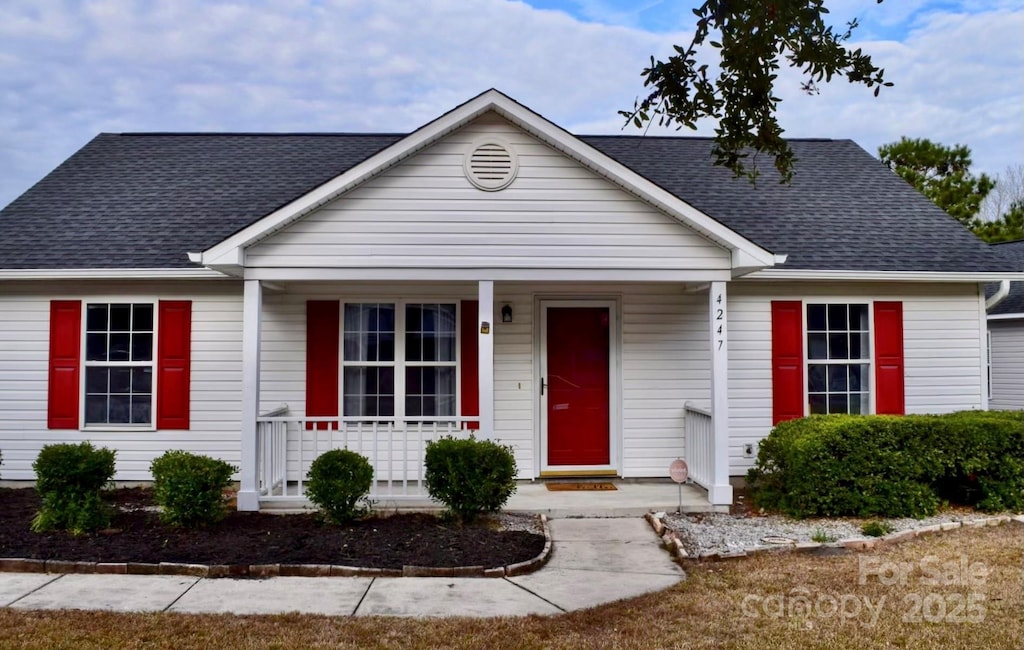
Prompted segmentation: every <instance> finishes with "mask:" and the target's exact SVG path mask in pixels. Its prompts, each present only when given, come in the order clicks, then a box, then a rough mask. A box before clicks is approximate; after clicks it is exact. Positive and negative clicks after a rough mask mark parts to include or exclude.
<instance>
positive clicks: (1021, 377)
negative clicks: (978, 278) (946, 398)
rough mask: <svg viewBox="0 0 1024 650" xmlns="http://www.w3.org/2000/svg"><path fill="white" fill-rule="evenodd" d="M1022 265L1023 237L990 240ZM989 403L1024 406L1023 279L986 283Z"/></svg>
mask: <svg viewBox="0 0 1024 650" xmlns="http://www.w3.org/2000/svg"><path fill="white" fill-rule="evenodd" d="M992 247H993V248H994V249H996V251H997V252H999V253H1000V254H1002V255H1004V256H1006V257H1008V258H1009V259H1010V261H1011V263H1013V264H1015V265H1016V267H1017V269H1018V270H1019V269H1024V239H1022V240H1020V241H1015V242H1004V243H1000V244H992ZM988 293H989V294H990V295H989V303H990V304H991V307H990V309H989V310H988V336H989V382H990V383H989V404H990V406H991V407H992V408H994V409H1006V410H1016V409H1024V282H1009V283H1005V284H1002V285H995V284H994V285H989V290H988Z"/></svg>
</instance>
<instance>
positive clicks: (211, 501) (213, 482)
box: [149, 451, 238, 528]
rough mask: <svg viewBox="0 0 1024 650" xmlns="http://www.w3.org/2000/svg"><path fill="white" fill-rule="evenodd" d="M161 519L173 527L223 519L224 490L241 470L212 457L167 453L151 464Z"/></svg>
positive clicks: (193, 525)
mask: <svg viewBox="0 0 1024 650" xmlns="http://www.w3.org/2000/svg"><path fill="white" fill-rule="evenodd" d="M149 471H150V472H151V473H152V474H153V496H154V498H155V499H156V502H157V504H159V505H160V507H161V510H160V520H161V521H163V522H164V523H165V524H168V525H171V526H185V527H190V528H192V527H197V526H203V525H207V524H213V523H216V522H218V521H220V520H221V519H223V518H224V515H225V512H226V505H227V501H226V500H225V498H224V490H225V489H226V488H227V487H228V486H230V485H231V475H232V474H234V473H235V472H237V471H238V468H237V467H235V466H233V465H229V464H228V463H226V462H224V461H222V460H219V459H216V458H210V457H209V456H200V455H196V454H190V453H188V452H186V451H167V452H164V453H163V454H162V455H161V456H159V457H158V458H155V459H153V462H152V463H150V465H149Z"/></svg>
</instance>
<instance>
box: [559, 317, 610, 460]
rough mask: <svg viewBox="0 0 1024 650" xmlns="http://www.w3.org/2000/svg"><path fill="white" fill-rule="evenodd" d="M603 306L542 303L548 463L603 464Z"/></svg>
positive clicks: (605, 325)
mask: <svg viewBox="0 0 1024 650" xmlns="http://www.w3.org/2000/svg"><path fill="white" fill-rule="evenodd" d="M610 316H611V314H610V310H609V309H608V307H548V308H547V377H545V378H544V381H545V382H546V384H547V386H546V391H547V425H548V465H588V466H591V465H592V466H596V465H608V464H610V461H611V459H610V453H609V415H608V379H609V365H608V351H609V319H610Z"/></svg>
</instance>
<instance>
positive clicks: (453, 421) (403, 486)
mask: <svg viewBox="0 0 1024 650" xmlns="http://www.w3.org/2000/svg"><path fill="white" fill-rule="evenodd" d="M471 422H479V418H478V417H449V418H425V419H424V418H420V419H415V420H398V419H397V418H376V419H375V420H373V421H369V420H367V419H366V418H365V417H361V418H339V417H292V416H279V415H273V416H269V415H267V416H260V417H258V418H257V419H256V485H257V489H258V492H259V498H260V501H304V500H305V498H306V497H305V482H306V473H307V472H308V471H309V466H310V464H311V463H312V462H313V460H314V459H316V457H317V456H319V455H320V454H323V453H324V452H326V451H329V450H331V449H350V450H352V451H354V452H356V453H357V454H361V455H363V456H366V458H367V459H369V461H370V465H371V466H372V467H373V475H374V481H373V484H372V487H371V489H370V495H369V496H370V498H371V499H387V500H397V499H403V498H409V499H422V498H423V497H425V496H426V495H427V493H426V490H425V489H424V484H423V472H424V468H423V460H424V452H425V450H426V443H427V441H428V440H437V439H438V438H441V437H442V436H453V437H469V435H470V434H471V433H473V431H472V430H470V429H469V428H468V427H467V426H466V425H467V424H468V423H471Z"/></svg>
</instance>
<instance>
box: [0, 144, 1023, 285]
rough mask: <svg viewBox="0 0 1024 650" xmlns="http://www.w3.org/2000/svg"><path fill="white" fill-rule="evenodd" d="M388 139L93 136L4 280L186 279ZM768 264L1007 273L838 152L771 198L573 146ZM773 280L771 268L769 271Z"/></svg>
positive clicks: (9, 212) (9, 240)
mask: <svg viewBox="0 0 1024 650" xmlns="http://www.w3.org/2000/svg"><path fill="white" fill-rule="evenodd" d="M403 137H404V136H402V135H396V134H378V135H360V134H278V135H275V134H160V133H153V134H102V135H99V136H97V137H96V138H94V139H93V140H92V141H91V142H89V143H88V144H87V145H85V146H84V147H83V148H82V149H81V150H79V151H78V152H77V153H75V154H74V155H73V156H72V157H71V158H69V159H68V160H67V161H65V162H64V163H63V164H62V165H60V166H59V167H58V168H57V169H55V170H54V171H53V172H51V173H50V174H49V175H47V176H46V177H45V178H44V179H43V180H41V181H40V182H39V183H37V184H36V185H35V186H33V187H32V188H31V189H29V190H28V191H27V192H25V194H23V195H22V196H20V197H19V198H18V199H16V200H15V201H14V202H12V203H11V204H10V205H9V206H7V207H6V208H4V209H3V210H2V211H0V268H6V269H61V268H63V269H83V268H187V267H191V266H193V265H192V264H190V263H189V261H188V259H187V257H186V253H188V252H197V251H202V250H206V249H209V248H210V247H212V246H214V245H216V244H217V243H219V242H221V241H223V240H224V239H226V238H227V237H229V236H231V235H232V234H234V233H236V232H238V231H240V230H242V229H243V228H245V227H247V226H250V225H251V224H253V223H255V222H256V221H258V220H260V219H261V218H263V217H265V216H266V215H268V214H270V213H272V212H274V211H275V210H277V209H279V208H281V207H282V206H285V205H287V204H288V203H290V202H292V201H294V200H295V199H297V198H299V197H301V196H303V195H304V194H306V193H308V192H310V191H312V190H313V189H315V188H317V187H319V186H321V185H322V184H324V183H326V182H328V181H329V180H331V179H333V178H335V177H336V176H338V175H339V174H342V173H343V172H345V171H346V170H349V169H351V168H352V167H354V166H355V165H357V164H359V163H360V162H362V161H364V160H366V159H368V158H370V157H371V156H373V155H374V154H376V153H378V152H380V151H382V150H383V149H385V148H387V147H388V146H390V145H392V144H394V143H396V142H398V141H399V140H401V139H402V138H403ZM579 139H580V140H581V141H583V142H585V143H586V144H589V145H591V146H592V147H594V148H595V149H597V150H599V151H600V152H602V153H604V154H605V155H607V156H609V157H610V158H613V159H614V160H616V161H618V162H619V163H621V164H622V165H624V166H625V167H628V168H629V169H631V170H633V171H634V172H636V173H637V174H640V175H641V176H644V177H646V178H647V179H648V180H650V181H651V182H653V183H654V184H656V185H658V186H660V187H661V188H662V189H664V190H666V191H668V192H670V193H671V194H673V195H675V196H676V197H678V198H679V199H681V200H682V201H685V202H686V203H688V204H690V205H692V206H693V207H695V208H696V209H698V210H700V211H701V212H703V213H704V214H707V215H709V216H710V217H713V218H714V219H715V220H717V221H719V222H720V223H722V224H723V225H724V226H726V227H727V228H730V229H731V230H733V231H736V232H737V233H739V234H740V235H742V236H743V237H746V238H747V239H749V240H751V241H753V242H754V243H756V244H758V245H760V246H761V247H763V248H764V249H766V250H769V251H772V252H774V253H777V254H784V255H787V256H788V259H787V262H786V263H785V264H784V265H782V266H781V268H783V269H819V270H855V271H856V270H864V271H932V272H950V273H964V272H968V273H982V272H1005V271H1008V270H1020V268H1019V267H1017V268H1016V269H1011V267H1010V266H1009V265H1008V262H1007V260H1006V258H1005V257H1004V256H1002V255H999V254H994V253H993V251H991V250H990V249H989V247H988V246H987V245H985V244H984V243H982V242H981V241H980V240H978V239H977V238H975V237H974V236H973V235H972V234H971V233H970V232H968V231H967V230H966V229H965V228H964V227H963V226H961V225H960V224H959V223H958V222H957V221H955V220H954V219H952V218H951V217H949V216H948V215H946V214H945V213H944V212H943V211H942V210H940V209H939V208H937V207H936V206H935V205H933V204H932V203H931V202H930V201H928V200H927V199H926V198H924V197H923V196H922V195H921V194H919V193H918V192H916V191H915V190H914V189H912V188H911V187H910V186H909V185H907V184H906V183H905V182H904V181H903V180H902V179H900V178H899V177H898V176H896V175H895V174H894V173H892V172H891V171H890V170H888V169H887V168H886V167H885V166H883V165H882V164H881V163H880V162H879V161H877V160H876V159H875V158H873V157H872V156H871V155H869V154H868V153H867V152H866V151H864V150H863V149H861V148H860V147H858V146H857V145H856V144H855V143H853V142H852V141H850V140H793V141H791V145H792V147H793V149H794V152H795V154H796V157H797V159H798V162H797V164H796V167H795V169H796V175H795V177H794V179H793V182H792V184H790V185H780V184H779V183H778V176H777V173H776V172H775V170H774V168H773V167H772V166H771V164H770V161H769V160H768V159H767V158H766V159H765V160H762V161H760V164H759V167H760V168H761V170H762V172H763V176H762V177H761V178H760V179H759V181H758V183H757V185H756V187H755V186H752V185H751V184H750V183H749V182H748V181H747V180H746V179H744V178H733V176H732V174H731V173H730V172H729V171H728V170H726V169H724V168H721V167H715V166H713V165H712V164H711V160H712V157H711V149H712V145H713V142H712V141H711V140H710V139H707V138H678V137H652V136H579ZM777 268H778V267H777Z"/></svg>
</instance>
